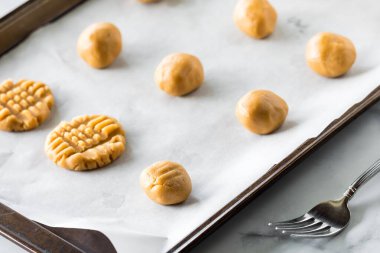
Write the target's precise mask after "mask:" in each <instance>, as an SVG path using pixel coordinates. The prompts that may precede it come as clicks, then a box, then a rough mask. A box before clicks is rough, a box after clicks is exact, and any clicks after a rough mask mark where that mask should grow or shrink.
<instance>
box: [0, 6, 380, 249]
mask: <svg viewBox="0 0 380 253" xmlns="http://www.w3.org/2000/svg"><path fill="white" fill-rule="evenodd" d="M343 2H344V3H345V8H340V6H341V5H342V3H343ZM363 2H364V1H361V2H360V3H361V4H362V6H364V7H365V10H366V11H365V12H358V11H357V6H356V3H357V0H349V1H347V0H334V1H325V2H323V3H319V2H317V1H312V0H309V1H305V0H297V1H296V0H294V1H292V2H291V4H288V3H287V2H285V1H280V0H276V1H273V3H274V4H275V6H276V7H277V10H278V12H279V13H280V15H279V24H278V27H277V30H276V32H275V33H274V34H273V35H272V36H271V37H269V38H268V39H267V40H263V41H255V40H252V39H250V38H247V37H246V36H244V35H243V34H242V33H241V32H239V31H238V30H237V29H236V27H235V26H234V25H233V22H232V20H231V19H232V18H231V15H232V10H233V7H234V4H235V0H226V2H225V4H220V0H208V1H204V0H191V1H190V0H188V1H185V0H168V1H162V2H161V3H160V4H157V5H149V6H147V5H141V4H139V3H138V2H137V1H134V0H133V1H132V0H130V1H125V0H112V1H101V0H93V1H87V3H85V4H83V5H81V6H80V7H79V8H77V9H75V10H74V11H72V12H70V13H69V14H67V15H66V16H65V17H64V18H62V19H60V20H59V21H58V22H55V23H53V24H49V25H47V26H46V27H44V28H42V29H40V30H38V31H36V32H35V33H34V34H33V35H31V36H30V37H29V38H28V39H27V40H25V41H24V42H23V43H22V44H21V45H19V46H18V47H17V48H15V49H14V50H12V51H11V52H9V53H8V54H7V55H5V56H4V57H2V58H1V59H0V70H1V71H0V79H1V80H3V79H5V78H13V79H16V80H17V79H20V78H30V79H34V80H41V81H44V82H46V83H47V84H48V85H49V86H50V87H51V88H52V90H53V93H54V94H55V98H56V102H57V103H56V107H55V109H54V110H53V114H52V117H51V118H50V119H49V120H48V121H47V122H46V123H45V124H44V125H43V126H41V127H40V128H38V129H36V130H34V131H33V132H30V133H23V134H13V133H1V135H0V143H2V144H3V143H7V145H1V146H0V153H1V159H2V161H1V163H0V166H1V170H0V198H1V201H2V202H4V203H6V204H8V205H10V206H11V207H13V208H14V209H16V210H18V211H20V212H22V213H24V214H25V215H27V216H28V217H30V218H33V219H36V220H39V221H41V222H45V223H47V224H49V225H58V226H59V225H61V226H78V227H88V228H95V229H100V230H102V231H103V232H105V233H106V234H107V235H108V236H110V237H111V239H112V240H113V241H114V243H115V245H116V246H117V248H118V249H119V251H120V252H125V251H126V250H123V249H129V250H130V249H131V248H133V249H134V251H135V252H151V251H153V252H158V251H160V252H162V251H165V250H167V249H168V248H170V247H171V246H173V245H174V244H175V243H176V242H178V240H180V239H181V238H183V237H184V236H185V235H187V234H188V233H189V232H190V231H192V230H193V229H194V228H195V227H196V226H198V225H199V224H200V223H201V222H203V221H205V220H206V219H207V218H208V217H210V216H211V215H212V214H213V213H215V212H216V211H217V210H219V209H220V208H221V207H222V206H223V205H224V204H225V203H227V201H229V200H231V199H233V198H234V197H235V196H236V195H237V194H238V193H240V192H241V191H242V190H243V189H245V188H246V187H247V186H248V185H250V184H251V183H252V182H253V181H255V180H256V179H257V178H258V177H259V176H261V175H262V174H263V173H264V172H266V171H267V170H268V169H269V168H270V167H271V166H272V165H273V164H274V163H276V162H278V161H280V160H282V158H283V157H285V156H286V155H287V154H288V153H290V152H291V151H292V150H294V149H295V148H296V147H297V146H298V145H300V144H301V143H302V142H303V141H304V140H306V139H307V138H309V137H312V136H315V135H317V134H318V133H319V132H320V131H322V130H323V129H324V127H326V126H327V124H329V123H330V122H331V121H332V120H333V119H335V118H337V117H338V116H340V115H341V114H342V113H343V112H345V111H346V110H347V109H348V108H349V107H350V106H351V105H352V104H354V103H356V102H358V101H360V100H361V99H362V98H364V96H366V95H367V94H368V93H369V92H370V91H371V90H372V89H374V88H375V87H376V86H377V85H378V80H379V76H380V68H379V65H380V60H379V59H380V48H379V47H378V46H377V45H376V44H375V43H374V41H379V40H380V34H378V33H374V32H373V31H377V30H376V29H377V28H378V23H379V18H380V17H379V16H378V15H377V14H378V12H377V9H376V7H377V5H376V4H374V2H373V1H371V0H365V2H364V3H365V4H363ZM337 9H339V12H338V13H335V12H331V10H337ZM321 13H324V14H326V15H324V18H323V19H321V18H320V16H321V15H320V14H321ZM327 14H328V15H327ZM347 17H351V18H350V19H347ZM103 20H106V21H111V22H114V23H115V24H116V25H118V26H119V27H120V29H121V32H122V34H123V38H124V40H123V47H124V50H123V52H122V54H121V56H120V57H119V58H118V60H117V61H116V62H115V64H113V65H112V66H111V67H110V68H109V69H106V70H93V69H91V68H89V67H88V66H86V64H84V63H83V61H82V60H81V59H80V58H79V57H78V56H77V54H76V51H75V44H76V40H77V37H78V35H79V33H80V32H81V31H82V30H83V29H84V28H85V27H86V26H87V25H89V24H91V23H93V22H98V21H103ZM352 27H360V28H361V29H352ZM321 30H330V31H337V32H339V33H342V34H345V35H346V36H348V37H350V38H351V39H352V40H353V41H354V43H355V44H356V46H357V49H358V59H357V62H356V63H355V66H354V68H353V69H352V71H350V73H349V74H348V75H346V76H345V77H344V78H339V79H326V78H321V77H319V76H317V75H315V74H314V73H312V72H311V71H310V70H309V69H308V68H307V66H306V64H305V62H304V46H305V44H306V42H307V40H308V39H309V38H310V37H311V36H312V35H314V34H315V33H317V32H320V31H321ZM193 31H194V32H193ZM175 51H185V52H189V53H193V54H196V55H197V56H199V57H200V59H201V60H202V61H203V64H204V66H205V71H206V82H205V85H204V86H203V87H202V88H201V89H199V90H198V91H197V92H195V93H193V94H191V95H190V96H188V97H186V98H172V97H169V96H167V95H166V94H164V93H162V92H160V91H159V90H158V89H157V87H156V86H155V84H154V82H153V80H152V79H153V78H152V75H153V71H154V68H155V67H156V65H157V64H158V63H159V61H160V60H161V59H162V58H163V57H164V56H165V55H167V54H168V53H172V52H175ZM247 63H249V64H247ZM251 89H270V90H273V91H275V92H277V93H278V94H280V95H281V96H282V97H284V98H285V100H286V101H287V102H288V103H289V105H290V113H289V117H288V119H287V121H286V123H285V125H284V127H283V128H282V129H281V130H280V131H278V132H276V134H273V135H270V136H257V135H252V134H250V133H248V131H245V130H244V129H243V128H242V127H241V126H240V125H239V123H238V122H237V120H236V119H235V116H234V107H235V104H236V102H237V100H238V99H239V98H240V97H241V96H242V95H243V94H244V93H246V92H247V91H249V90H251ZM99 98H101V100H102V102H101V103H100V102H98V101H97V99H99ZM321 101H323V102H321ZM92 113H104V114H108V115H111V116H114V117H116V118H118V119H119V120H120V122H121V123H122V124H123V126H124V127H125V129H126V131H127V140H128V151H127V153H126V154H125V155H124V156H123V157H122V158H121V159H119V160H118V161H116V162H115V163H114V164H112V165H111V166H109V167H108V168H107V169H104V170H98V171H94V172H91V173H73V172H70V171H66V170H62V169H59V168H57V167H56V166H55V165H54V164H53V163H52V162H51V161H49V160H48V159H47V158H46V156H45V155H44V153H43V142H44V139H45V137H46V135H47V134H48V133H49V131H51V129H52V128H53V127H54V126H55V125H56V124H57V123H58V122H59V121H61V120H69V119H71V118H72V117H74V116H77V115H79V114H92ZM216 126H217V127H216ZM278 143H281V145H278ZM163 159H170V160H175V161H177V162H180V163H183V164H184V166H185V167H186V168H187V169H188V171H189V173H190V175H191V176H192V179H193V185H194V187H193V192H192V195H191V198H190V199H189V201H187V202H185V203H184V204H183V205H180V206H175V207H163V206H159V205H156V204H154V203H152V202H151V201H149V200H148V199H147V198H146V197H145V196H144V194H143V192H142V191H141V189H140V187H139V185H138V177H139V174H140V172H141V170H142V169H143V168H145V167H146V166H148V165H149V164H151V163H153V162H155V161H157V160H163ZM41 196H43V197H41ZM146 242H149V243H146Z"/></svg>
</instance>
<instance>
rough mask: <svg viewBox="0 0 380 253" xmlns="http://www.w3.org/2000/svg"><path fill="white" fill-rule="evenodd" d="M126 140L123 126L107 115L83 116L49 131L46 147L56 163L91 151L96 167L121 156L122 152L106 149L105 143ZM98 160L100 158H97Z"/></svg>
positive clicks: (123, 141) (110, 143)
mask: <svg viewBox="0 0 380 253" xmlns="http://www.w3.org/2000/svg"><path fill="white" fill-rule="evenodd" d="M115 143H121V144H122V145H123V146H124V144H125V138H124V132H123V130H122V129H121V126H120V125H119V124H118V123H117V122H116V121H115V120H114V119H111V118H109V117H106V116H98V115H94V116H80V117H77V118H75V119H73V120H72V121H71V122H62V123H61V124H60V125H59V126H58V127H57V128H56V129H54V130H53V132H52V133H50V134H49V136H48V139H47V143H46V149H47V152H48V154H49V156H50V157H51V158H52V160H53V161H54V162H56V163H58V162H60V161H61V160H63V159H67V158H69V157H71V156H73V155H75V154H83V153H85V152H87V151H90V150H92V151H93V152H90V153H91V154H90V155H91V159H89V160H92V161H93V162H95V163H96V162H99V164H95V165H96V167H100V166H99V165H100V164H107V163H110V162H111V161H113V160H115V159H116V158H117V157H118V156H119V152H114V151H113V150H112V146H111V150H109V149H107V148H106V147H104V146H103V144H105V145H106V144H107V145H108V144H109V145H112V144H115ZM97 160H99V161H97Z"/></svg>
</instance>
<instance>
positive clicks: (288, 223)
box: [268, 214, 313, 227]
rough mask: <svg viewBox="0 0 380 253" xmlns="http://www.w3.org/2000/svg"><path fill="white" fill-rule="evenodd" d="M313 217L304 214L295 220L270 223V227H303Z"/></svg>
mask: <svg viewBox="0 0 380 253" xmlns="http://www.w3.org/2000/svg"><path fill="white" fill-rule="evenodd" d="M311 219H313V217H311V216H310V215H309V214H304V215H302V216H300V217H297V218H295V219H291V220H286V221H278V222H269V223H268V226H269V227H279V226H294V225H301V224H303V223H305V222H309V221H310V220H311Z"/></svg>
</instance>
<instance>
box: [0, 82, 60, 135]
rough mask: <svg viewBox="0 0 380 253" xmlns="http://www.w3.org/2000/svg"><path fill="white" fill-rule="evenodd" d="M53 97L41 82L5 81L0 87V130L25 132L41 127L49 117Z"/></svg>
mask: <svg viewBox="0 0 380 253" xmlns="http://www.w3.org/2000/svg"><path fill="white" fill-rule="evenodd" d="M53 105H54V97H53V94H52V93H51V91H50V89H49V87H48V86H46V85H45V84H43V83H41V82H35V81H31V80H21V81H19V82H17V83H13V82H12V81H11V80H6V81H4V82H3V83H2V84H1V85H0V130H4V131H15V132H21V131H27V130H31V129H33V128H36V127H38V126H39V125H41V124H42V123H43V122H44V121H45V120H46V119H47V118H48V117H49V115H50V110H51V108H52V107H53Z"/></svg>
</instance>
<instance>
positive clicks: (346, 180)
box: [192, 103, 380, 253]
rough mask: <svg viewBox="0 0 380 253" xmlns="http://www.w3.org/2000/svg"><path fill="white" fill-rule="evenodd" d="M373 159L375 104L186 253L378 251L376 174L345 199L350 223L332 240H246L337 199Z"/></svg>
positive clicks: (378, 149) (378, 113)
mask: <svg viewBox="0 0 380 253" xmlns="http://www.w3.org/2000/svg"><path fill="white" fill-rule="evenodd" d="M377 159H380V103H377V104H376V105H375V106H373V107H372V108H371V109H370V110H369V111H367V112H365V113H364V114H363V115H362V116H361V117H359V118H358V119H356V120H355V121H354V122H353V123H351V124H350V125H349V126H348V127H346V128H345V129H344V130H343V131H342V132H340V133H339V134H338V135H337V136H335V137H334V138H333V139H331V140H330V141H329V142H328V143H326V144H325V145H324V146H322V148H321V149H319V150H318V151H317V152H315V153H314V154H313V155H311V156H310V157H309V158H307V159H306V160H305V161H304V162H303V163H301V164H300V165H299V166H297V167H296V168H295V169H294V170H293V171H292V172H290V173H289V174H287V175H286V176H285V177H283V178H282V179H281V180H280V181H279V182H277V183H276V184H275V185H274V186H273V187H271V188H270V189H268V190H267V191H266V192H264V193H263V194H262V195H260V196H259V197H258V198H257V199H255V200H254V201H252V202H251V203H250V204H249V205H248V206H247V207H246V208H245V209H244V210H243V211H242V212H240V213H239V214H238V215H237V216H235V217H234V218H233V219H231V220H230V221H229V222H227V223H226V224H225V225H224V226H222V227H221V228H220V229H219V230H218V231H216V232H215V233H214V234H213V235H211V236H210V237H208V238H207V239H205V241H203V242H202V243H201V244H200V245H199V246H198V247H196V248H195V249H194V250H193V251H192V252H194V253H198V252H199V253H203V252H207V253H230V252H235V253H245V252H247V253H248V252H272V253H277V252H278V253H294V252H308V253H322V252H323V253H324V252H326V253H327V252H329V253H340V252H347V253H371V252H379V248H380V216H379V213H380V175H377V176H376V177H375V178H373V179H372V180H371V181H369V182H368V183H367V184H366V185H364V186H363V187H362V188H361V189H360V190H359V191H358V192H357V193H356V195H355V197H354V198H353V199H352V200H351V202H350V204H349V207H350V210H351V222H350V224H349V226H348V227H347V228H346V230H344V231H343V232H342V233H341V234H339V235H338V236H336V237H333V238H329V239H315V240H310V239H303V240H302V239H301V240H293V239H278V238H272V237H269V238H268V237H258V236H247V235H246V234H247V233H255V232H256V233H257V232H263V231H265V229H266V227H265V224H266V223H267V222H268V221H277V220H286V219H290V218H292V217H295V216H298V215H301V214H303V213H304V212H305V211H307V210H309V209H310V208H311V207H312V206H314V205H315V204H316V203H319V202H321V201H324V200H328V199H334V198H338V197H340V196H341V194H342V193H343V192H344V191H345V190H346V188H347V187H348V186H349V184H350V183H351V182H352V181H353V180H354V179H355V178H356V177H357V176H359V175H360V173H362V172H363V171H364V170H365V169H367V167H369V166H370V165H371V164H372V162H374V161H375V160H377Z"/></svg>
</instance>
